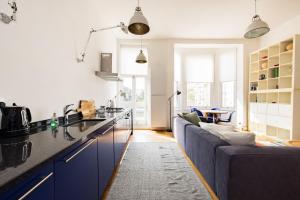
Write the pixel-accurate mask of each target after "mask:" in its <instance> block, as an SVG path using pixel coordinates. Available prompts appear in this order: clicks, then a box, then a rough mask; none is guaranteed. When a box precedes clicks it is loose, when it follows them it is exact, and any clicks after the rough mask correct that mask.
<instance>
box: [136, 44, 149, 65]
mask: <svg viewBox="0 0 300 200" xmlns="http://www.w3.org/2000/svg"><path fill="white" fill-rule="evenodd" d="M135 62H136V63H139V64H144V63H147V58H146V56H145V54H144V52H143V39H141V50H140V53H139V54H138V56H137V57H136V60H135Z"/></svg>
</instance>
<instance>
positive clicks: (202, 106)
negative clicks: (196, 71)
mask: <svg viewBox="0 0 300 200" xmlns="http://www.w3.org/2000/svg"><path fill="white" fill-rule="evenodd" d="M189 83H194V84H208V85H209V104H208V105H189V104H188V85H189ZM212 90H213V83H211V82H195V81H188V82H186V93H187V94H186V107H187V108H191V107H197V108H210V107H211V105H212Z"/></svg>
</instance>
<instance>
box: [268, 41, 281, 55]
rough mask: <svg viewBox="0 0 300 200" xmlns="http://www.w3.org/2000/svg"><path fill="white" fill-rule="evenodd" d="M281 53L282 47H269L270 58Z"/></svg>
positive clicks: (277, 45)
mask: <svg viewBox="0 0 300 200" xmlns="http://www.w3.org/2000/svg"><path fill="white" fill-rule="evenodd" d="M279 52H280V45H279V44H276V45H273V46H271V47H269V58H272V57H274V56H278V55H279Z"/></svg>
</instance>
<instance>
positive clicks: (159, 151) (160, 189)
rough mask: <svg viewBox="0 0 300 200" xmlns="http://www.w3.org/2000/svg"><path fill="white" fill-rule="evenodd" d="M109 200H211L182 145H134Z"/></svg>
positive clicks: (122, 166)
mask: <svg viewBox="0 0 300 200" xmlns="http://www.w3.org/2000/svg"><path fill="white" fill-rule="evenodd" d="M106 199H107V200H121V199H122V200H183V199H184V200H189V199H191V200H192V199H193V200H194V199H195V200H210V199H211V197H210V195H209V193H208V191H207V190H206V188H205V187H204V185H203V184H202V183H201V181H200V180H199V179H198V177H197V176H196V174H195V173H194V171H193V169H192V168H191V166H190V165H189V163H188V162H187V160H186V159H185V157H184V155H183V153H182V152H181V150H180V149H179V147H178V145H177V144H176V143H174V142H172V143H171V142H170V143H169V142H167V143H130V144H129V147H128V149H127V152H126V154H125V156H124V159H123V161H122V164H121V166H120V169H119V171H118V173H117V175H116V178H115V180H114V182H113V184H112V186H111V188H110V191H109V194H108V196H107V198H106Z"/></svg>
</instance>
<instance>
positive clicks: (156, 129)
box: [151, 127, 168, 131]
mask: <svg viewBox="0 0 300 200" xmlns="http://www.w3.org/2000/svg"><path fill="white" fill-rule="evenodd" d="M151 130H152V131H167V130H168V128H166V127H152V128H151Z"/></svg>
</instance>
